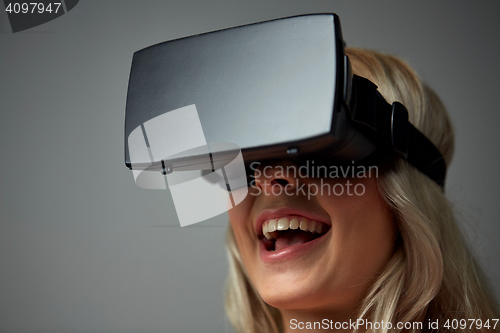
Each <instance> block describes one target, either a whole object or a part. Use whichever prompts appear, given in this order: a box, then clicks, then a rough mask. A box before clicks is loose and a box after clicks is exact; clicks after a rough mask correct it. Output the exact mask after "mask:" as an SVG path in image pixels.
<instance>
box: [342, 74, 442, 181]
mask: <svg viewBox="0 0 500 333" xmlns="http://www.w3.org/2000/svg"><path fill="white" fill-rule="evenodd" d="M353 88H354V89H353V93H354V95H353V98H352V99H353V103H351V117H352V119H353V120H354V121H355V122H356V123H357V124H358V126H360V128H361V130H362V132H363V133H365V134H366V135H368V136H369V137H371V138H372V139H373V140H375V141H377V142H379V143H380V144H381V146H383V147H390V148H392V150H393V151H395V152H396V153H397V154H399V155H400V156H401V157H403V158H405V159H406V160H407V161H408V162H410V164H412V165H413V166H414V167H416V168H417V169H418V170H420V171H421V172H423V173H424V174H426V175H427V176H428V177H429V178H431V179H432V180H434V181H435V182H436V183H437V184H439V186H441V187H444V180H445V177H446V163H445V161H444V159H443V156H442V155H441V153H440V152H439V150H438V149H437V148H436V146H434V144H433V143H432V142H431V141H430V140H429V139H428V138H427V137H426V136H425V135H424V134H422V132H420V131H419V130H418V129H417V128H416V127H415V126H413V125H412V124H411V123H410V122H409V121H408V111H407V110H406V108H405V107H404V105H402V104H401V103H399V102H394V103H393V104H392V105H391V104H389V103H387V102H386V100H385V99H384V98H383V97H382V95H380V93H379V92H378V91H377V86H376V85H375V84H373V83H372V82H371V81H369V80H367V79H365V78H363V77H360V76H357V75H354V77H353Z"/></svg>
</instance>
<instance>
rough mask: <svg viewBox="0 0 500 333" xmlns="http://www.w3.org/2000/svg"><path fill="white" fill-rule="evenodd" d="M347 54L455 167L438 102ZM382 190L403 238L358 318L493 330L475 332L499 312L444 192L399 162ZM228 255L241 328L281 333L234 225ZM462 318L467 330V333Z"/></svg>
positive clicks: (392, 63) (377, 57)
mask: <svg viewBox="0 0 500 333" xmlns="http://www.w3.org/2000/svg"><path fill="white" fill-rule="evenodd" d="M346 53H347V55H348V56H349V59H350V60H351V64H352V67H353V72H354V73H355V74H357V75H360V76H364V77H366V78H368V79H370V80H371V81H372V82H374V83H375V84H376V85H377V86H378V87H379V88H378V89H379V91H380V93H381V94H382V95H383V96H384V98H385V99H386V100H387V102H389V103H392V102H394V101H399V102H401V103H402V104H404V105H405V106H406V108H407V109H408V112H409V116H410V121H411V123H412V124H413V125H414V126H415V127H417V128H418V129H419V130H420V131H421V132H423V133H424V134H425V135H426V136H427V137H428V138H429V139H430V140H431V141H432V142H433V143H434V144H435V145H436V147H438V149H439V150H440V151H441V153H442V155H443V157H444V159H445V161H446V164H447V165H448V166H449V165H450V162H451V159H452V156H453V150H454V134H453V128H452V126H451V122H450V119H449V116H448V113H447V111H446V109H445V107H444V106H443V104H442V102H441V101H440V99H439V98H438V96H437V95H436V94H435V93H434V92H433V91H432V90H431V89H430V88H429V87H428V86H426V85H425V84H424V83H422V81H421V80H420V79H419V77H418V76H417V75H416V73H415V72H414V71H413V70H412V69H411V68H410V67H409V66H408V65H407V64H406V63H405V62H403V61H402V60H400V59H398V58H396V57H394V56H391V55H385V54H381V53H377V52H374V51H368V50H361V49H352V48H351V49H346ZM378 186H379V190H380V192H381V193H382V195H383V196H384V198H385V200H386V202H387V204H388V205H389V206H390V207H391V208H392V210H393V212H394V213H395V216H396V217H397V219H396V220H397V223H398V227H399V238H398V244H397V246H396V249H395V252H394V254H393V256H392V258H391V259H390V260H389V262H388V263H387V265H386V267H385V268H384V271H383V272H382V274H381V275H380V276H379V277H378V279H377V280H376V281H375V283H374V284H373V286H372V287H371V289H370V290H369V291H368V294H367V295H366V297H365V298H364V301H363V305H362V307H361V311H360V313H359V315H358V318H360V319H361V318H364V319H368V320H369V321H371V322H379V323H380V322H382V320H383V321H384V322H386V323H387V322H392V323H396V322H416V321H420V322H422V323H423V325H424V330H425V331H431V328H426V324H427V323H428V322H429V321H431V322H435V321H436V320H439V328H438V329H437V330H434V331H436V332H443V331H445V330H446V329H445V327H444V325H445V324H446V322H447V320H448V323H449V325H450V326H451V327H453V326H455V324H456V323H458V324H459V325H458V329H456V330H455V331H463V332H484V331H486V329H478V328H477V326H476V325H475V324H474V325H472V328H470V326H471V322H470V321H468V320H469V319H481V320H482V322H483V323H484V322H485V321H486V320H487V319H489V320H490V326H493V325H494V322H491V320H492V319H494V318H498V309H497V308H496V304H495V301H494V300H493V299H492V298H491V295H492V293H491V292H489V289H488V286H487V284H486V282H485V279H484V277H483V273H482V271H481V269H480V268H479V266H478V265H477V264H476V261H475V260H474V258H473V257H472V255H471V252H470V251H469V249H468V248H467V246H466V243H465V240H464V238H463V236H462V233H461V231H460V229H459V227H458V225H457V223H456V220H455V217H454V215H453V212H452V209H451V205H450V202H449V201H448V199H447V198H446V196H445V195H444V193H443V191H442V189H441V188H440V187H439V186H438V185H437V184H436V183H434V181H432V180H431V179H429V178H428V177H427V176H425V175H424V174H422V173H421V172H419V171H418V170H417V169H415V168H414V167H413V166H411V165H410V164H409V163H408V162H407V161H405V160H403V159H399V158H398V159H394V160H393V161H392V162H391V163H390V165H389V166H387V167H386V170H385V171H384V172H383V174H382V175H381V176H380V178H379V179H378ZM226 250H227V254H228V259H229V275H228V279H227V283H226V312H227V315H228V317H229V318H230V320H231V322H232V323H233V326H234V327H235V329H236V330H237V331H238V332H241V333H243V332H245V333H247V332H248V333H263V332H266V333H267V332H281V331H282V325H283V323H282V322H281V316H280V313H279V311H278V309H276V308H274V307H272V306H270V305H268V304H266V303H264V301H263V300H262V299H261V298H260V296H259V294H258V292H257V291H256V290H255V289H254V288H253V286H252V284H251V282H250V281H249V279H248V277H247V274H246V272H245V267H244V266H243V263H242V260H241V257H240V254H239V250H238V247H237V245H236V243H235V240H234V234H233V230H232V228H231V226H229V229H228V232H227V238H226ZM454 319H456V320H457V321H455V322H453V320H454ZM463 319H465V320H466V322H467V325H466V329H464V330H461V329H460V320H462V323H463ZM452 325H453V326H452ZM455 327H456V326H455ZM499 327H500V325H497V328H496V329H495V331H496V332H500V328H499ZM453 328H454V327H453ZM374 331H379V332H384V331H387V330H382V329H380V330H374ZM389 331H394V332H398V331H404V330H398V329H395V328H393V330H389ZM406 331H411V330H406Z"/></svg>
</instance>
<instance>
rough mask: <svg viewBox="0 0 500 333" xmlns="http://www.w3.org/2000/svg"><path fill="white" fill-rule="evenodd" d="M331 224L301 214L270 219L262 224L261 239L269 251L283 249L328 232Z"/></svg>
mask: <svg viewBox="0 0 500 333" xmlns="http://www.w3.org/2000/svg"><path fill="white" fill-rule="evenodd" d="M329 229H330V226H329V225H327V224H325V223H323V222H318V221H313V220H309V219H307V218H305V217H301V216H287V217H280V218H274V219H269V220H267V221H265V222H264V223H263V224H262V234H261V237H260V239H261V241H262V242H263V243H264V247H265V249H266V250H267V251H281V250H283V249H286V248H288V247H291V246H294V245H299V244H304V243H307V242H310V241H312V240H315V239H316V238H319V237H321V236H323V235H324V234H326V233H327V232H328V230H329Z"/></svg>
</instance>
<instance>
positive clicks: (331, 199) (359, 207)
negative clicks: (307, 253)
mask: <svg viewBox="0 0 500 333" xmlns="http://www.w3.org/2000/svg"><path fill="white" fill-rule="evenodd" d="M356 183H359V184H362V185H363V186H364V188H365V192H364V194H363V195H361V196H355V195H354V196H339V197H335V196H323V197H321V198H319V200H320V201H321V205H322V206H323V208H324V209H325V210H326V211H327V212H328V214H329V215H330V216H331V218H332V230H331V231H332V239H331V244H330V249H331V251H332V252H333V253H336V254H337V255H335V256H333V258H335V259H336V261H337V262H336V267H337V269H338V271H337V272H339V273H342V275H343V276H344V277H348V278H349V279H352V280H351V281H352V283H358V282H361V280H369V279H372V278H373V277H374V276H376V275H377V274H378V273H379V272H380V271H381V270H382V269H383V267H384V266H385V264H386V263H387V262H388V260H389V259H390V258H391V256H392V253H393V251H394V244H395V239H396V234H397V228H396V223H395V220H394V217H393V214H392V211H391V210H390V208H389V207H388V205H387V204H386V202H385V201H384V199H383V198H382V196H381V195H380V193H379V191H378V187H377V183H376V180H374V179H367V180H360V181H357V182H356Z"/></svg>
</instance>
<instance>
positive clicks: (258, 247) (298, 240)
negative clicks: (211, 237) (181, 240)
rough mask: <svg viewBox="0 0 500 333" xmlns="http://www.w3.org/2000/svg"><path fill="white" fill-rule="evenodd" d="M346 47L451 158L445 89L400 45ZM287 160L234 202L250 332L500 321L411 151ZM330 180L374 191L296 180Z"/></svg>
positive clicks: (244, 324)
mask: <svg viewBox="0 0 500 333" xmlns="http://www.w3.org/2000/svg"><path fill="white" fill-rule="evenodd" d="M346 53H347V55H348V56H349V58H350V60H351V63H352V67H353V72H354V73H355V74H358V75H360V76H364V77H366V78H368V79H369V80H371V81H372V82H374V83H375V84H376V85H377V86H378V87H379V91H380V93H381V94H382V95H383V96H384V98H385V99H386V100H387V102H389V103H392V102H393V101H400V102H401V103H403V104H404V105H405V106H406V107H407V109H408V111H409V113H410V121H411V122H412V123H413V124H414V125H415V126H416V127H417V128H418V129H419V130H420V131H421V132H423V133H424V134H425V135H426V136H427V137H428V138H429V139H430V140H431V141H432V142H433V143H434V144H435V145H436V146H437V147H438V149H439V150H440V151H441V153H442V155H443V156H444V158H445V160H446V164H447V165H449V164H450V162H451V158H452V155H453V148H454V141H453V140H454V139H453V130H452V127H451V123H450V120H449V117H448V114H447V112H446V110H445V108H444V106H443V105H442V103H441V101H440V100H439V98H438V97H437V96H436V95H435V94H434V92H433V91H432V90H431V89H429V88H428V87H427V86H425V85H424V84H423V83H422V82H421V81H420V79H419V78H418V77H417V75H416V74H415V73H414V72H413V70H412V69H411V68H409V67H408V65H406V64H405V63H404V62H402V61H401V60H399V59H397V58H395V57H393V56H389V55H383V54H379V53H376V52H373V51H366V50H359V49H347V50H346ZM285 167H293V165H292V164H291V163H289V162H286V161H284V162H282V163H278V164H272V165H266V166H264V165H261V166H260V167H259V169H257V170H256V174H255V186H252V187H251V188H250V189H249V190H250V192H251V194H252V195H249V196H248V197H247V199H245V201H244V202H243V203H241V204H240V205H238V206H237V207H236V208H234V209H232V210H231V211H229V217H230V220H231V225H230V227H229V230H228V235H227V251H228V256H229V264H230V265H229V266H230V269H229V277H228V282H227V295H226V311H227V313H228V316H229V318H230V319H231V321H232V322H233V325H234V326H235V328H236V329H237V330H238V332H293V331H297V330H300V329H304V330H306V331H309V332H313V331H314V330H316V331H325V330H329V329H331V330H334V329H343V330H345V331H355V330H357V331H359V332H364V331H380V332H384V331H438V332H441V331H446V330H451V331H467V332H472V331H481V332H483V331H499V327H498V326H500V325H496V327H495V328H493V327H494V326H495V323H496V322H495V321H494V319H496V318H498V312H497V309H496V305H495V303H494V300H493V299H491V295H492V293H490V292H489V290H488V288H487V286H486V284H485V282H484V279H483V277H482V272H481V270H480V268H479V267H478V266H477V264H476V262H475V261H474V260H473V259H472V258H471V254H470V252H469V250H468V249H467V247H466V245H465V243H464V240H463V237H462V235H461V233H460V230H459V228H458V226H457V224H456V221H455V218H454V216H453V213H452V210H451V205H450V203H449V201H448V200H447V199H446V197H445V195H444V193H443V191H442V188H441V187H439V186H438V185H437V184H436V183H435V182H434V181H432V180H431V179H429V178H428V177H427V176H425V175H423V174H422V173H420V172H419V171H418V170H417V169H415V168H414V167H413V166H411V165H410V164H408V163H407V162H406V161H405V160H402V159H400V158H392V159H390V160H388V161H386V162H385V163H383V164H381V165H379V169H380V171H379V173H378V174H372V175H370V176H369V177H354V178H348V179H346V178H343V179H339V178H336V179H335V178H333V179H324V180H321V179H318V178H312V177H302V176H301V175H299V174H293V173H284V172H282V171H283V170H284V169H285ZM320 181H324V182H326V183H328V185H329V186H330V188H332V187H334V186H341V187H343V188H345V187H346V185H349V184H348V183H349V182H350V183H351V185H352V186H355V185H358V186H361V187H362V189H364V191H363V193H358V194H360V195H358V194H353V195H349V194H347V191H344V192H342V194H340V195H339V193H338V191H337V192H336V193H334V192H329V193H321V194H318V195H315V196H310V197H309V198H308V197H307V196H305V195H301V194H296V195H286V193H285V191H284V190H285V189H289V190H293V189H296V188H297V187H299V186H305V187H307V188H310V187H311V186H315V187H316V188H318V186H320ZM273 189H274V190H275V191H274V192H273ZM279 189H281V190H280V191H278V190H279ZM292 192H293V191H292ZM295 193H298V192H295ZM275 229H277V230H275ZM280 229H281V230H280ZM267 238H269V239H267ZM454 319H456V320H455V321H454ZM464 319H465V323H466V325H465V327H464ZM476 319H480V320H481V322H479V321H478V320H476ZM461 320H462V321H461ZM487 320H488V322H487ZM353 322H355V323H357V324H358V325H357V326H356V325H353ZM384 323H385V326H384ZM387 323H391V324H390V325H392V326H388V325H389V324H387ZM398 323H399V326H396V325H398ZM419 323H420V326H419ZM346 324H347V325H346ZM370 324H371V325H370ZM488 326H489V327H488Z"/></svg>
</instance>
